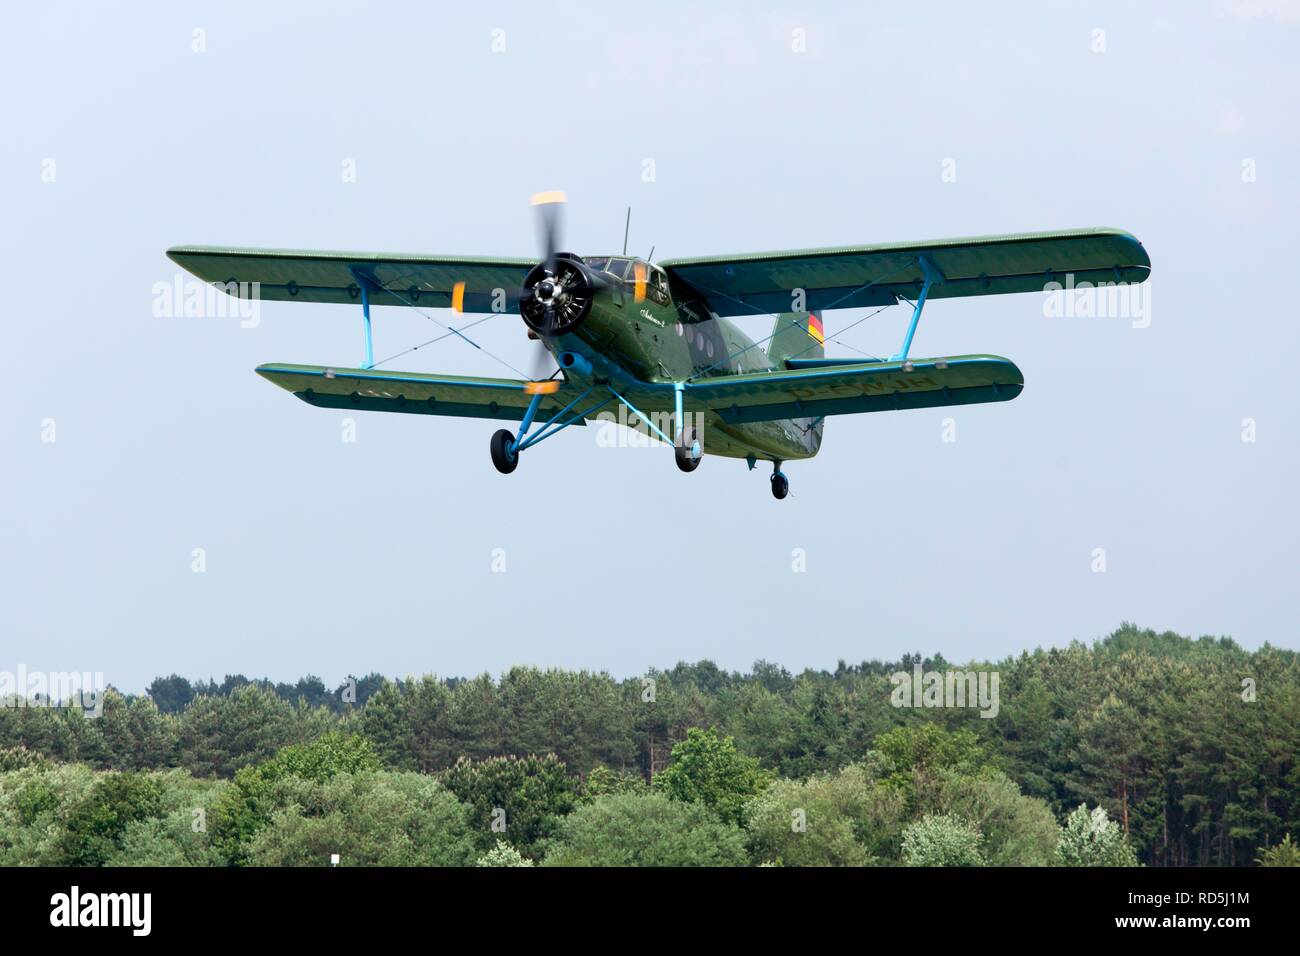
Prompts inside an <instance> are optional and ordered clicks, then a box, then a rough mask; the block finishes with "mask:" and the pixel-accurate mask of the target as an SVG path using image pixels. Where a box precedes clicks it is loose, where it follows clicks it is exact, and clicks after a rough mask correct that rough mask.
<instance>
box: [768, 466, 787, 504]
mask: <svg viewBox="0 0 1300 956" xmlns="http://www.w3.org/2000/svg"><path fill="white" fill-rule="evenodd" d="M789 493H790V481H789V479H787V478H786V477H785V475H783V474H781V473H780V472H779V471H778V472H777V473H776V474H774V475H773V476H772V497H773V498H775V499H777V500H778V501H780V500H781V499H782V498H784V497H785V496H786V495H788V494H789Z"/></svg>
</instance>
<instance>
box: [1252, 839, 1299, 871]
mask: <svg viewBox="0 0 1300 956" xmlns="http://www.w3.org/2000/svg"><path fill="white" fill-rule="evenodd" d="M1255 862H1257V863H1258V864H1259V865H1260V866H1300V846H1296V845H1295V844H1294V843H1292V842H1291V834H1289V833H1288V834H1287V835H1286V836H1284V837H1283V838H1282V842H1281V843H1278V844H1276V845H1274V846H1271V847H1268V848H1267V849H1266V850H1264V851H1263V852H1262V853H1260V855H1259V857H1258V858H1257V859H1256V861H1255Z"/></svg>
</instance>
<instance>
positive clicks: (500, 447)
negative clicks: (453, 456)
mask: <svg viewBox="0 0 1300 956" xmlns="http://www.w3.org/2000/svg"><path fill="white" fill-rule="evenodd" d="M548 394H552V393H549V392H543V391H541V390H538V391H536V392H534V393H533V396H532V398H531V399H529V401H528V408H526V409H525V410H524V419H523V421H522V422H520V423H519V434H517V435H514V434H511V433H510V431H509V429H505V428H502V429H500V430H498V431H497V432H496V433H495V434H494V435H493V436H492V464H493V465H495V466H496V469H497V471H499V472H501V474H503V475H508V474H510V472H512V471H514V470H515V469H516V468H518V467H519V453H520V452H521V451H523V450H524V449H525V448H531V447H532V446H533V445H536V444H537V443H538V442H542V441H545V440H546V439H548V438H550V437H551V436H552V435H554V434H555V433H556V432H559V431H562V430H563V429H565V428H568V427H569V426H570V425H572V424H573V423H574V422H579V421H582V420H583V419H584V418H586V417H587V416H588V415H590V414H592V413H593V412H595V411H597V410H599V409H600V408H602V407H604V406H605V405H608V404H609V403H610V401H611V399H609V398H606V399H604V400H603V401H600V402H597V403H596V404H595V405H592V406H591V407H590V408H585V409H582V410H581V411H578V412H573V409H574V408H576V407H577V405H578V403H579V402H581V401H582V400H583V399H584V398H586V397H587V396H588V395H590V394H591V389H590V388H587V389H585V390H584V391H582V392H580V393H579V394H578V396H577V397H576V398H575V399H574V400H573V401H571V402H569V404H567V405H565V406H564V407H563V408H561V409H560V410H559V411H558V412H556V413H555V414H554V415H552V416H551V418H550V420H549V421H548V422H547V423H546V424H545V425H543V426H542V427H541V428H539V429H537V431H535V432H533V434H531V435H530V434H528V430H529V429H530V428H532V426H533V421H534V420H535V419H536V418H537V411H538V409H539V408H541V406H542V399H543V398H545V397H546V395H548ZM570 412H573V414H569V413H570ZM566 415H567V416H568V417H567V418H566V417H565V416H566Z"/></svg>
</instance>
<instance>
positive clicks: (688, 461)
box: [673, 428, 704, 472]
mask: <svg viewBox="0 0 1300 956" xmlns="http://www.w3.org/2000/svg"><path fill="white" fill-rule="evenodd" d="M673 457H675V458H676V459H677V467H678V468H680V469H681V470H682V471H688V472H689V471H694V470H695V469H696V468H699V467H700V462H701V461H702V460H703V459H704V446H703V445H701V444H700V439H699V437H698V436H696V434H695V429H694V428H688V429H687V430H686V434H685V435H683V436H682V441H681V444H679V445H678V446H677V447H676V448H674V449H673Z"/></svg>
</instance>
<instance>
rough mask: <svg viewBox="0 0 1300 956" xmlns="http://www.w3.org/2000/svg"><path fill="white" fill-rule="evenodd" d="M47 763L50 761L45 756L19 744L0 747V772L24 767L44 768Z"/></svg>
mask: <svg viewBox="0 0 1300 956" xmlns="http://www.w3.org/2000/svg"><path fill="white" fill-rule="evenodd" d="M49 765H50V761H49V760H48V759H47V758H46V757H44V756H42V755H41V754H38V753H36V752H35V751H31V750H28V749H27V748H26V747H23V746H21V745H20V746H17V747H4V748H0V773H8V772H9V771H10V770H22V769H23V768H25V767H37V768H44V767H48V766H49Z"/></svg>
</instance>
